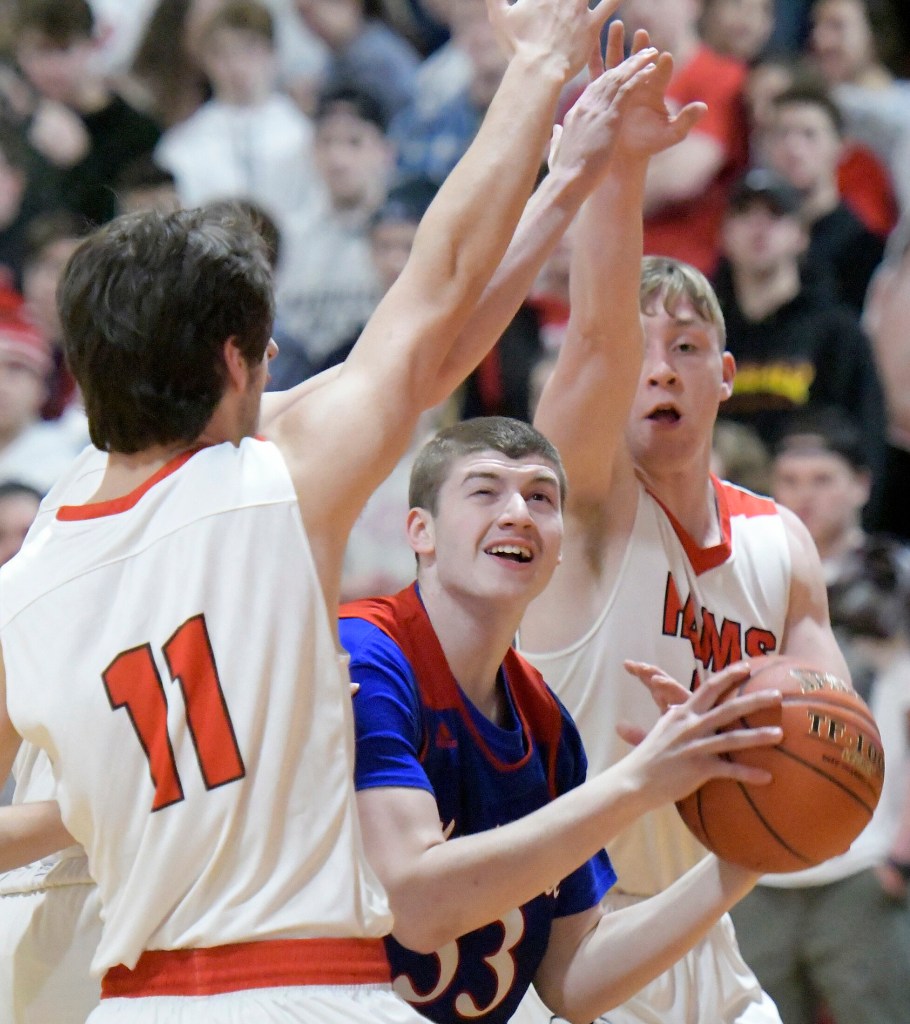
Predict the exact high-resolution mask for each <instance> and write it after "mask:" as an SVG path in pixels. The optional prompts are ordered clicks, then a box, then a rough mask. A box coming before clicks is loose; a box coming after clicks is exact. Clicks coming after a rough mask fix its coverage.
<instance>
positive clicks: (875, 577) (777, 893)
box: [731, 410, 910, 1024]
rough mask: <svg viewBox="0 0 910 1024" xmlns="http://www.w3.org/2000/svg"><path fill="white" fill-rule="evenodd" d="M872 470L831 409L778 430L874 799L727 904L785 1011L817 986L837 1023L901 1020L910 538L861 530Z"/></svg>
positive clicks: (782, 487)
mask: <svg viewBox="0 0 910 1024" xmlns="http://www.w3.org/2000/svg"><path fill="white" fill-rule="evenodd" d="M869 483H870V474H869V465H868V460H867V459H866V453H865V446H864V442H863V438H862V435H861V434H860V432H859V431H857V430H856V429H855V427H854V426H853V425H852V424H851V423H850V422H849V421H847V420H846V419H844V417H842V416H840V415H838V414H837V413H836V412H834V411H832V410H823V411H820V412H819V413H817V414H815V415H807V416H805V417H801V418H800V419H799V420H798V421H796V422H794V424H793V425H792V428H791V430H790V431H788V433H787V434H785V435H784V437H783V438H782V439H781V443H780V445H779V448H778V451H777V454H776V456H775V459H774V464H773V484H772V488H773V492H774V497H775V499H776V500H777V501H778V502H779V503H780V504H782V505H786V506H787V507H788V508H790V509H791V510H792V511H793V512H795V513H796V514H797V515H798V516H799V517H800V519H802V521H803V522H804V523H805V525H806V527H807V528H808V530H809V533H810V535H811V536H812V539H813V540H814V541H815V544H816V546H817V547H818V551H819V554H820V556H821V562H822V567H823V569H824V572H825V582H826V586H827V590H828V602H829V607H830V613H831V625H832V627H833V628H834V631H835V634H836V635H837V638H838V642H839V644H840V647H841V650H842V651H843V652H844V655H845V657H846V658H847V661H848V663H849V665H850V671H851V675H852V678H853V683H854V686H855V687H856V688H857V690H859V691H860V692H861V693H862V695H863V696H864V697H865V699H866V700H867V702H868V703H869V705H870V707H871V709H872V712H873V714H874V716H875V718H876V721H877V722H878V723H879V727H880V730H881V733H882V745H883V747H884V751H885V760H886V762H887V765H888V770H887V771H886V773H885V788H884V790H883V792H882V796H881V799H880V801H879V804H878V808H877V809H876V812H875V814H874V816H873V817H872V820H871V822H870V823H869V825H867V827H866V828H865V829H864V830H863V832H862V833H861V834H860V836H859V837H858V838H857V839H856V840H855V842H854V843H853V845H852V846H851V847H850V849H849V851H847V852H846V853H844V854H842V855H840V856H838V857H835V858H833V859H832V860H829V861H826V862H825V863H824V864H821V865H819V866H818V867H815V868H810V869H809V870H807V871H800V872H797V873H794V874H788V875H774V876H768V877H766V878H764V879H762V881H761V883H760V884H759V886H758V887H757V888H756V889H755V890H754V891H753V892H752V893H750V894H749V895H748V896H747V897H746V898H745V899H744V900H743V901H742V902H741V903H740V904H739V905H738V906H737V907H735V908H734V909H733V911H732V912H731V913H732V916H733V919H734V923H735V925H736V934H737V937H738V938H739V943H740V947H741V948H742V951H743V955H744V956H745V958H746V960H747V962H748V963H749V965H750V967H752V969H753V970H754V971H755V973H756V975H757V976H758V978H759V980H760V981H761V983H762V987H763V988H764V989H765V991H767V992H768V993H769V995H771V997H772V998H773V999H774V1001H775V1003H776V1004H777V1007H778V1009H779V1010H780V1014H781V1018H782V1020H783V1021H785V1022H786V1024H810V1022H811V1021H813V1020H815V1019H816V1018H815V1015H814V1011H815V1010H816V1009H817V1003H818V1000H819V999H820V998H824V1000H825V1001H826V1003H827V1004H828V1006H829V1008H830V1010H831V1012H832V1013H833V1015H834V1018H835V1019H836V1020H837V1021H839V1022H841V1021H842V1022H851V1021H855V1022H858V1021H863V1024H905V1022H906V1020H907V1007H908V1006H910V916H908V914H907V906H906V899H907V893H908V879H910V759H908V754H910V686H908V685H907V680H908V678H910V630H908V623H910V618H908V611H910V603H908V598H910V550H908V549H907V548H906V547H905V546H904V545H902V544H899V543H897V542H896V541H894V540H892V539H889V538H887V537H883V536H881V535H870V534H867V533H866V532H865V531H864V530H863V529H862V526H861V521H860V516H861V510H862V508H863V504H864V503H865V501H866V499H867V498H868V496H869ZM845 922H849V926H845Z"/></svg>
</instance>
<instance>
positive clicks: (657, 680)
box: [623, 661, 691, 712]
mask: <svg viewBox="0 0 910 1024" xmlns="http://www.w3.org/2000/svg"><path fill="white" fill-rule="evenodd" d="M623 665H624V667H625V669H626V671H627V672H629V673H631V674H632V675H634V676H635V677H636V678H638V679H640V680H641V682H643V683H644V684H645V686H647V687H648V689H649V690H650V692H651V697H652V699H653V700H654V703H655V704H656V705H657V707H658V708H659V709H660V711H661V712H664V711H666V710H667V708H669V707H672V706H673V705H674V704H684V703H685V702H686V701H687V700H688V699H689V697H690V696H691V694H690V693H689V691H688V690H687V689H686V688H685V686H683V685H682V684H681V683H679V682H677V680H675V679H674V678H673V677H672V676H669V675H667V673H666V672H664V671H663V669H660V668H658V667H657V666H656V665H649V664H647V663H646V662H642V661H625V662H623Z"/></svg>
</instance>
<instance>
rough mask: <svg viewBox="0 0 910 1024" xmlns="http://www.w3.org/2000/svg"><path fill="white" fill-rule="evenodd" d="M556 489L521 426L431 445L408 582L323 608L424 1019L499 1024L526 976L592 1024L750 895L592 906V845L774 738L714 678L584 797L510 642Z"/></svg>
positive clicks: (409, 990) (549, 466) (544, 563)
mask: <svg viewBox="0 0 910 1024" xmlns="http://www.w3.org/2000/svg"><path fill="white" fill-rule="evenodd" d="M564 494H565V479H564V476H563V473H562V467H561V464H560V461H559V456H558V455H557V453H556V451H555V449H554V448H553V447H552V446H551V445H550V444H549V442H548V441H546V439H545V438H543V436H542V435H540V434H539V433H538V432H537V431H536V430H534V428H533V427H531V426H530V425H528V424H526V423H522V422H520V421H516V420H509V419H504V418H499V417H490V418H482V419H477V420H468V421H465V422H463V423H460V424H457V425H455V426H454V427H450V428H448V429H446V430H444V431H442V432H441V433H440V434H438V435H437V436H436V437H435V438H434V439H433V440H431V441H430V442H429V443H428V444H427V445H426V446H425V447H424V448H423V449H422V450H421V452H420V454H419V455H418V457H417V460H416V462H415V465H414V469H413V472H412V477H411V492H410V503H411V505H412V506H413V507H412V508H411V511H410V513H409V515H408V523H407V527H408V535H409V538H410V542H411V546H412V548H413V549H414V551H415V552H416V555H417V564H418V568H417V582H416V583H415V584H414V585H412V586H411V587H410V588H407V589H406V590H404V591H402V592H400V593H399V594H397V595H394V596H391V597H381V598H370V599H366V600H362V601H357V602H353V603H351V604H349V605H345V606H343V607H342V609H341V613H340V619H341V621H340V635H341V640H342V643H343V644H344V646H345V648H346V649H347V650H348V653H349V654H350V657H351V663H350V671H351V679H352V680H353V681H354V682H355V683H358V684H359V690H358V692H357V694H356V696H355V697H354V714H355V721H356V728H357V761H356V776H355V779H356V788H357V790H358V809H359V812H360V820H361V827H362V829H363V834H364V842H365V848H366V850H367V855H368V857H369V859H370V862H371V864H372V865H373V867H374V868H375V870H376V871H377V873H378V875H379V877H380V879H381V880H382V881H383V883H384V885H385V887H386V889H387V891H388V893H389V898H390V902H391V907H392V911H393V914H394V916H395V925H394V928H393V931H392V937H391V938H390V939H388V940H387V949H388V953H389V959H390V962H391V964H392V971H393V976H394V979H395V980H394V986H395V989H396V991H398V993H399V994H400V995H402V996H404V998H405V999H407V1000H408V1001H409V1002H411V1003H412V1004H413V1005H414V1006H415V1007H416V1008H417V1009H419V1010H420V1012H421V1013H422V1014H424V1015H425V1016H427V1017H429V1018H430V1019H431V1020H435V1021H439V1022H450V1021H451V1022H455V1021H458V1020H461V1019H463V1018H464V1017H465V1016H470V1017H472V1018H475V1019H478V1020H483V1021H488V1022H491V1024H499V1022H505V1021H507V1020H508V1019H509V1018H510V1017H511V1015H512V1013H513V1012H514V1010H515V1009H516V1007H517V1006H518V1003H519V1001H520V1000H521V998H522V996H523V994H524V992H525V990H526V989H527V988H528V986H529V985H530V984H531V982H532V981H534V982H535V983H536V985H537V988H538V991H539V992H540V993H541V994H542V996H543V998H544V999H545V1001H546V1002H547V1003H548V1005H549V1006H550V1007H552V1008H553V1010H554V1011H556V1012H559V1013H561V1014H563V1015H564V1016H566V1017H568V1018H569V1019H570V1020H577V1021H585V1020H590V1019H591V1018H592V1017H593V1016H596V1014H598V1013H600V1012H602V1011H604V1010H605V1009H608V1008H609V1007H610V1006H611V1005H613V1004H614V1003H616V1002H618V1001H620V1000H621V999H622V998H623V997H624V996H625V995H628V994H631V993H632V992H634V991H635V990H636V989H637V988H638V987H639V986H640V985H641V984H642V983H643V982H644V981H645V980H647V979H649V978H650V977H652V976H653V975H655V974H656V973H659V972H660V971H661V970H662V969H663V968H664V967H666V966H668V965H669V964H671V963H672V962H673V961H674V960H675V959H676V958H677V957H679V956H680V955H681V954H682V953H683V951H684V950H685V949H686V948H687V947H688V946H690V945H691V944H692V943H694V942H695V941H697V940H698V939H699V938H700V937H701V936H702V935H703V934H704V932H705V931H706V930H707V929H708V928H710V927H711V925H712V924H713V923H714V922H715V920H716V919H717V917H718V916H719V915H720V914H721V913H723V912H724V911H725V910H726V909H727V908H728V907H729V906H730V905H732V904H733V903H734V902H735V901H736V900H738V899H740V898H741V897H742V896H743V895H744V894H745V893H746V892H747V891H749V890H750V889H751V888H752V886H753V885H754V883H755V881H756V879H757V876H755V875H754V874H752V873H751V872H749V871H747V870H745V869H742V868H737V867H734V866H732V865H729V864H724V863H722V862H720V861H718V860H717V859H715V858H711V859H709V860H707V861H705V862H704V863H703V864H701V865H699V867H698V868H696V869H695V870H693V871H692V872H691V873H690V874H689V875H687V876H686V877H685V878H684V879H682V880H681V881H680V882H679V883H678V884H677V885H676V886H675V887H674V888H673V889H671V890H670V891H669V892H667V893H666V894H665V895H664V896H662V897H661V898H659V899H656V900H654V901H652V902H650V903H648V904H643V905H642V906H640V907H637V908H635V909H634V910H632V911H631V912H629V913H622V912H620V913H615V914H611V915H608V916H605V915H604V913H603V912H602V910H601V909H600V906H599V904H600V901H601V898H602V897H603V895H604V893H605V892H606V891H607V890H608V889H609V888H610V886H611V885H612V884H613V882H614V880H615V879H614V875H613V871H612V868H611V866H610V863H609V860H608V859H607V857H606V855H605V854H604V853H603V846H604V844H605V843H606V842H607V841H608V840H609V838H610V837H611V836H612V835H614V834H615V833H616V832H617V831H618V830H620V829H622V828H623V827H625V826H626V825H627V824H628V823H630V822H631V821H632V820H634V819H635V818H636V817H637V816H638V815H640V814H642V813H644V812H645V811H647V810H650V809H652V808H654V807H656V806H659V805H662V804H664V803H666V802H667V801H673V800H675V799H678V798H679V797H680V796H681V795H682V794H683V793H685V792H688V791H690V790H692V789H693V788H695V787H697V786H698V785H700V784H701V783H702V782H704V781H705V780H706V779H707V778H709V777H712V776H734V775H735V776H736V777H738V778H741V779H743V780H744V781H751V782H759V781H764V780H766V779H767V778H768V776H767V774H766V773H764V772H756V771H755V770H754V769H752V770H746V769H745V768H744V767H743V766H741V765H736V764H734V763H733V762H732V761H730V760H728V759H725V758H724V756H723V754H724V752H725V751H728V750H733V749H741V748H743V747H746V746H758V745H767V744H771V743H774V742H777V740H778V739H779V735H780V733H779V730H777V729H774V728H769V729H762V730H754V731H750V730H732V731H730V732H727V733H722V734H720V735H718V734H717V733H716V730H717V729H718V727H719V726H720V724H721V723H722V722H724V723H730V722H732V721H734V720H735V719H736V718H737V717H738V716H739V715H740V714H743V713H745V703H746V702H750V703H751V702H753V701H754V704H752V706H754V707H757V706H759V705H763V706H774V705H775V704H776V703H777V702H778V701H779V699H780V695H779V694H777V693H773V692H771V691H766V692H763V693H762V694H759V695H755V696H754V697H740V698H736V699H735V700H732V701H731V702H729V703H728V704H726V705H724V706H723V707H719V708H718V707H715V706H714V705H715V702H716V701H717V699H718V697H719V696H720V695H721V693H723V692H725V690H726V689H728V688H729V686H730V685H731V684H733V683H734V682H735V681H737V680H741V679H743V678H744V677H745V676H746V675H747V670H746V669H744V667H743V666H742V665H739V666H736V667H734V668H732V669H728V670H727V671H726V672H724V673H720V674H718V675H717V676H713V677H712V678H711V679H710V680H708V681H707V682H706V684H705V685H704V686H703V687H702V688H701V689H700V690H699V692H698V693H696V694H694V695H690V696H688V697H687V698H686V699H685V701H683V702H682V703H679V704H677V705H676V706H674V707H672V708H671V709H670V710H669V711H668V712H667V713H666V714H665V715H664V716H663V717H662V718H661V719H660V720H659V722H658V723H657V725H656V726H655V728H654V729H653V730H652V731H651V732H650V733H649V734H648V735H647V736H646V737H645V738H644V739H643V741H642V742H641V743H640V744H639V745H638V746H637V747H636V749H635V750H634V752H633V753H631V754H630V755H629V757H627V758H626V759H625V760H624V761H623V762H621V763H620V764H618V765H616V766H615V767H614V768H613V769H611V770H610V771H608V772H605V773H603V774H601V775H599V776H596V777H594V778H592V779H591V780H589V781H587V782H585V781H584V779H585V769H586V761H585V755H584V752H583V749H582V746H581V743H580V740H579V736H578V733H577V731H576V729H575V727H574V725H573V723H572V720H571V718H570V717H569V716H568V714H567V713H566V711H565V709H564V708H563V707H562V705H561V704H560V703H559V701H558V700H557V699H556V698H555V696H554V695H553V694H552V692H551V691H550V690H549V689H548V688H547V687H546V685H545V683H544V681H543V680H542V678H541V677H540V675H539V674H538V673H537V672H536V671H535V670H534V669H533V668H532V667H531V666H530V665H529V663H528V662H526V661H525V660H524V659H523V658H522V657H521V656H520V655H519V654H517V653H516V652H515V651H514V650H512V649H511V647H510V641H511V639H512V637H513V636H514V632H515V630H516V628H517V626H518V624H519V622H520V620H521V616H522V614H523V612H524V609H525V607H526V605H527V603H528V602H529V601H530V600H531V599H532V598H533V597H534V596H536V595H537V594H539V593H540V591H541V590H542V589H543V588H544V587H545V586H546V584H547V582H548V580H549V578H550V576H551V574H552V572H553V569H554V568H555V567H556V564H557V562H558V560H559V557H560V549H561V544H562V503H563V497H564ZM630 685H636V686H637V685H639V684H638V683H635V682H634V681H633V682H631V683H630ZM671 685H672V684H670V682H669V681H668V680H666V679H663V680H662V682H661V689H663V688H664V687H669V686H671ZM674 689H675V690H676V691H677V692H678V694H679V696H680V698H681V696H682V693H684V691H682V688H681V687H675V688H674ZM734 706H735V709H734ZM636 738H637V737H636Z"/></svg>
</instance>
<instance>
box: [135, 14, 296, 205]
mask: <svg viewBox="0 0 910 1024" xmlns="http://www.w3.org/2000/svg"><path fill="white" fill-rule="evenodd" d="M199 54H200V60H201V61H202V65H203V67H204V69H205V71H206V74H207V75H208V78H209V81H210V82H211V85H212V90H213V96H212V98H211V99H210V100H208V101H207V102H206V103H203V105H202V106H201V107H200V108H199V109H198V110H197V111H196V112H195V113H193V114H191V115H190V117H188V118H187V119H186V120H185V121H183V122H182V123H181V124H178V125H175V126H174V127H172V128H169V129H168V130H167V131H166V132H165V133H164V135H163V136H162V138H161V141H160V142H159V143H158V145H157V147H156V149H155V159H156V160H157V161H158V163H160V164H161V166H162V167H165V168H167V169H168V170H170V171H171V172H172V173H173V174H174V177H175V179H176V182H177V191H178V192H179V194H180V198H181V201H182V203H183V205H184V206H186V207H193V206H201V205H203V204H204V203H207V202H209V201H211V200H214V199H247V200H250V201H252V202H254V203H257V204H258V205H260V206H262V207H263V208H264V209H266V210H267V211H268V212H269V214H270V215H271V216H272V217H274V218H275V219H276V220H277V221H278V222H279V223H283V221H284V219H285V218H286V217H287V215H288V214H289V213H292V212H294V211H296V210H298V209H300V208H302V207H305V206H306V205H308V204H309V203H312V202H313V201H314V196H313V192H314V189H315V187H316V186H315V182H314V178H315V173H314V171H313V156H312V137H313V128H312V125H311V124H310V121H309V119H308V118H307V117H306V116H305V115H304V114H303V113H302V112H301V110H300V108H299V107H298V106H297V105H296V104H295V103H294V102H293V100H291V99H290V98H289V97H287V96H285V95H283V94H282V93H280V92H278V91H277V85H276V83H277V55H276V51H275V32H274V23H273V20H272V16H271V14H270V13H269V9H268V7H267V6H265V4H263V3H261V2H260V0H227V2H226V3H224V4H223V5H222V6H221V7H220V8H219V9H218V10H217V11H216V12H215V13H214V14H213V15H212V16H211V17H210V18H209V20H208V21H207V22H206V24H205V26H204V28H203V30H202V33H201V35H200V39H199Z"/></svg>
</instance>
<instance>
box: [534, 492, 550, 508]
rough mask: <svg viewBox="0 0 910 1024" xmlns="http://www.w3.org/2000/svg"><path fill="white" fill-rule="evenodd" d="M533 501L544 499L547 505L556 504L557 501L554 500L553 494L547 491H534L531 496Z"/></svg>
mask: <svg viewBox="0 0 910 1024" xmlns="http://www.w3.org/2000/svg"><path fill="white" fill-rule="evenodd" d="M530 500H531V501H543V502H545V503H546V504H547V505H555V504H556V502H555V501H554V500H553V495H552V494H548V493H547V492H546V491H534V493H533V494H532V495H531V496H530Z"/></svg>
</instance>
